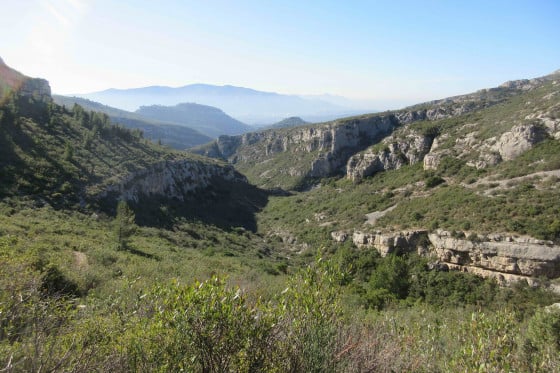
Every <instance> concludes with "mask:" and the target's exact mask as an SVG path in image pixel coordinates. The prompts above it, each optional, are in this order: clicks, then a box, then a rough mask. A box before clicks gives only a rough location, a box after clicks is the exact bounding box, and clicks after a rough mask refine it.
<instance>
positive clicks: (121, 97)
mask: <svg viewBox="0 0 560 373" xmlns="http://www.w3.org/2000/svg"><path fill="white" fill-rule="evenodd" d="M74 95H75V96H78V97H83V98H88V99H92V100H94V101H98V102H101V103H103V104H106V105H110V106H114V107H118V108H122V109H126V110H130V111H134V110H137V109H138V108H139V107H140V106H146V105H166V106H171V105H176V104H178V103H182V102H193V103H197V104H202V105H209V106H214V107H218V108H219V109H221V110H223V111H224V112H226V113H228V114H229V115H231V116H233V117H234V118H236V119H237V120H240V121H242V122H245V123H250V124H259V125H263V124H269V123H274V122H277V121H279V120H281V119H283V118H286V117H290V116H303V117H307V118H309V119H310V120H313V121H317V120H320V119H321V118H323V120H325V119H327V118H330V119H334V118H339V117H342V116H348V115H352V114H357V113H363V112H364V110H355V109H352V108H345V107H341V106H338V105H334V104H332V103H329V102H326V101H322V100H317V99H307V98H303V97H300V96H298V95H285V94H280V93H276V92H265V91H258V90H255V89H252V88H245V87H238V86H233V85H223V86H218V85H211V84H203V83H197V84H190V85H184V86H180V87H168V86H150V87H138V88H131V89H118V88H110V89H108V90H104V91H98V92H91V93H86V94H74Z"/></svg>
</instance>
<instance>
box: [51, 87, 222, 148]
mask: <svg viewBox="0 0 560 373" xmlns="http://www.w3.org/2000/svg"><path fill="white" fill-rule="evenodd" d="M53 100H54V102H55V103H57V104H58V105H61V106H66V107H67V108H72V107H73V106H74V104H78V105H80V106H81V107H83V108H84V109H86V110H89V111H96V112H100V113H105V114H107V115H108V116H109V118H110V119H111V121H112V122H113V123H117V124H121V125H123V126H124V127H126V128H131V129H139V130H141V131H142V133H143V134H144V137H146V138H147V139H150V140H152V141H154V142H161V143H162V144H164V145H168V146H170V147H172V148H174V149H177V150H185V149H188V148H191V147H193V146H196V145H201V144H206V143H208V142H210V141H212V137H210V136H207V135H204V134H202V133H200V132H198V131H196V130H194V129H192V128H189V127H187V126H184V125H179V124H172V123H166V122H163V121H157V120H155V119H150V118H147V117H143V116H141V115H138V114H136V113H133V112H129V111H126V110H121V109H117V108H114V107H111V106H107V105H103V104H100V103H98V102H95V101H91V100H88V99H85V98H80V97H66V96H60V95H53Z"/></svg>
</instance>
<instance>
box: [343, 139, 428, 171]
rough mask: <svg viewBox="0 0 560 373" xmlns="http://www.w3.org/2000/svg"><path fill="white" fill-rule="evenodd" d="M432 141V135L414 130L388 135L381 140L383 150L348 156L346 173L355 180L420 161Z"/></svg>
mask: <svg viewBox="0 0 560 373" xmlns="http://www.w3.org/2000/svg"><path fill="white" fill-rule="evenodd" d="M432 143H433V137H430V136H425V135H421V134H418V133H415V132H410V133H408V134H406V135H405V136H404V137H403V138H397V137H395V136H389V137H388V138H386V139H384V140H383V144H384V145H385V147H384V149H383V150H380V151H377V152H375V151H372V150H369V151H365V152H364V153H359V154H356V155H353V156H352V157H350V159H349V160H348V163H347V164H346V175H347V177H348V178H350V179H352V180H354V181H355V180H359V179H361V178H364V177H367V176H371V175H373V174H375V173H377V172H379V171H383V170H394V169H399V168H401V167H402V166H403V165H406V164H414V163H417V162H421V161H422V160H423V159H424V156H425V155H426V154H428V152H429V151H430V149H431V146H432Z"/></svg>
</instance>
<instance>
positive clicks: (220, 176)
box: [99, 160, 247, 202]
mask: <svg viewBox="0 0 560 373" xmlns="http://www.w3.org/2000/svg"><path fill="white" fill-rule="evenodd" d="M216 180H222V181H228V182H243V183H245V182H247V179H246V178H245V177H244V176H243V175H241V174H240V173H238V172H236V171H235V170H234V168H233V167H232V166H229V165H225V166H223V165H219V164H209V163H205V162H201V161H196V160H176V161H163V162H159V163H156V164H154V165H152V166H150V167H148V168H145V169H142V170H140V171H136V172H132V173H130V174H128V175H127V176H126V177H125V178H123V179H120V180H119V181H117V182H114V183H111V184H109V185H108V186H107V187H105V188H104V191H103V192H102V193H101V194H100V195H99V197H100V198H104V197H107V196H115V195H116V196H117V198H119V199H123V200H126V201H134V202H138V201H139V200H140V199H141V198H142V197H144V196H146V197H150V196H158V197H166V198H169V199H178V200H181V201H182V200H184V198H185V196H186V195H188V194H191V193H194V192H197V191H199V190H202V189H205V188H207V187H208V186H209V185H210V184H211V183H212V182H214V181H216Z"/></svg>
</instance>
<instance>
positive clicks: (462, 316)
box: [0, 88, 560, 372]
mask: <svg viewBox="0 0 560 373" xmlns="http://www.w3.org/2000/svg"><path fill="white" fill-rule="evenodd" d="M547 89H548V88H547ZM542 93H543V92H541V93H540V94H542ZM481 94H488V95H490V96H492V97H491V98H492V99H495V100H496V101H497V102H499V104H496V105H494V106H492V107H490V108H488V109H484V110H486V111H484V112H483V114H480V112H477V113H473V114H469V115H467V116H466V117H463V118H462V119H453V120H443V121H437V122H435V123H430V124H428V123H426V122H422V123H418V124H414V126H418V128H417V130H421V131H425V133H429V134H432V135H435V134H439V135H441V134H442V133H448V134H452V135H450V136H455V135H457V134H459V133H460V132H461V131H463V130H464V128H463V127H464V125H465V121H469V122H470V121H480V123H486V122H484V121H485V120H486V119H485V118H486V115H490V116H491V115H492V113H494V111H495V114H494V115H495V117H496V118H497V117H498V116H499V113H500V110H505V111H504V112H503V114H504V115H506V116H507V114H508V113H513V112H514V109H513V108H514V106H511V107H510V106H508V105H510V104H511V105H513V104H512V102H513V100H518V99H517V98H516V97H515V96H512V97H510V96H509V93H508V92H507V91H503V90H502V91H499V92H498V91H496V92H488V93H481ZM531 94H533V93H531ZM494 95H496V96H494ZM535 97H537V96H535ZM538 97H540V96H538ZM519 102H524V101H523V100H519ZM519 102H518V103H517V104H519ZM517 104H516V105H517ZM538 105H545V103H539V104H538ZM543 107H544V106H543ZM508 108H509V109H508ZM510 110H511V112H510ZM524 114H525V113H524ZM512 115H513V114H512ZM465 118H466V119H465ZM511 118H513V117H511ZM500 125H501V124H500ZM503 126H504V128H505V127H506V124H505V123H503ZM278 131H287V130H284V129H281V130H278ZM453 131H455V132H453ZM492 131H493V130H488V133H484V134H483V136H490V135H492V136H493V135H495V133H494V132H492ZM481 136H482V135H481ZM456 138H457V137H455V138H454V139H456ZM454 139H452V140H453V141H454ZM452 140H449V141H452ZM443 144H444V143H443ZM442 146H444V145H442ZM255 149H257V150H259V151H261V150H262V151H265V150H266V149H260V148H255ZM283 154H284V155H282V156H279V157H278V158H277V161H278V162H279V163H277V164H278V165H280V166H281V167H284V168H293V169H294V170H296V171H297V170H298V167H299V166H298V164H297V163H298V162H300V161H302V162H303V161H305V162H307V161H309V160H310V159H311V157H313V156H316V155H317V154H311V155H309V157H310V158H309V159H308V158H306V157H307V155H305V156H302V158H300V159H298V160H297V161H296V160H295V159H294V158H293V157H290V156H289V153H283ZM307 154H310V153H307ZM189 157H191V158H189ZM180 159H199V160H200V159H201V158H197V157H195V156H194V155H185V154H183V153H179V152H175V151H172V150H170V149H166V148H162V147H160V146H158V145H156V144H154V143H151V142H150V141H147V140H146V139H144V138H143V134H142V133H141V132H140V131H133V130H128V129H125V128H122V127H120V126H117V125H114V124H112V123H111V121H110V119H109V118H108V116H107V115H103V114H100V113H94V112H88V111H86V110H84V108H82V107H81V106H78V105H75V106H73V107H72V108H65V107H62V106H58V105H54V104H52V103H51V102H50V101H48V100H46V101H35V100H34V99H32V98H28V97H24V96H18V95H16V94H12V95H11V96H9V97H8V99H7V101H6V103H5V104H3V105H2V106H0V172H1V175H0V176H1V178H0V197H1V200H0V268H2V270H1V271H0V371H6V372H30V371H32V372H39V371H69V372H71V371H76V372H82V371H93V372H94V371H99V372H106V371H156V372H157V371H162V372H163V371H192V372H227V371H232V372H233V371H235V372H258V371H271V372H287V371H289V372H303V371H305V372H344V371H348V372H360V371H363V372H370V371H378V372H390V371H426V372H448V371H491V372H499V371H520V372H522V371H523V372H524V371H531V372H551V371H558V370H560V312H559V311H558V308H556V307H555V306H550V305H551V304H552V303H554V302H559V301H560V296H559V295H558V294H553V293H550V292H548V291H546V290H544V289H541V288H533V287H529V286H528V285H526V284H522V283H518V284H513V285H511V286H509V287H501V286H499V285H498V284H497V283H496V282H495V281H493V280H490V279H483V278H480V277H476V276H473V275H470V274H467V273H460V272H454V271H445V270H444V268H440V269H439V270H438V268H436V269H433V266H431V265H432V264H433V263H431V262H430V259H428V258H424V257H421V256H419V255H416V254H412V253H399V255H396V254H390V255H388V256H386V257H381V256H380V254H379V253H378V252H377V251H376V250H373V249H358V248H356V247H355V246H354V245H353V244H352V243H351V242H350V241H351V240H347V241H346V242H344V243H338V242H334V241H333V240H332V239H331V237H330V234H331V232H335V231H345V232H351V231H352V230H354V229H358V228H359V229H364V230H368V229H372V230H374V229H380V228H384V229H388V230H390V229H405V228H414V227H422V228H428V229H436V228H439V227H441V228H445V229H448V230H452V231H454V230H471V231H475V232H478V233H485V232H488V233H489V232H495V231H496V230H498V231H506V232H513V233H517V234H522V233H523V234H524V233H527V234H530V235H532V236H535V237H539V238H546V239H550V240H558V239H559V238H560V237H559V234H560V222H559V220H558V216H559V213H560V211H559V210H558V209H559V207H558V203H557V201H558V193H559V191H558V188H557V186H556V184H557V180H556V179H553V178H550V177H548V176H547V177H541V176H537V175H534V172H535V171H554V170H557V169H558V140H555V139H548V140H546V141H544V142H542V143H541V144H540V145H538V146H536V147H534V148H533V149H531V150H529V151H528V152H526V153H525V154H523V155H522V156H520V157H518V158H516V159H515V160H512V161H508V162H503V163H502V164H500V165H498V166H496V167H492V168H489V169H487V170H485V171H481V170H477V169H475V168H474V167H471V166H469V165H468V159H458V158H456V157H452V156H450V157H448V158H445V159H444V160H443V161H442V162H441V164H440V166H439V167H438V169H437V170H433V171H429V172H428V171H424V170H423V168H422V165H421V164H413V165H406V166H404V167H402V168H401V169H399V170H391V171H387V172H382V173H378V174H376V175H375V176H373V177H370V178H366V179H364V180H361V181H360V182H358V183H354V182H352V181H350V180H347V179H345V178H338V177H332V178H329V179H321V180H311V179H308V178H305V177H304V176H305V175H300V176H293V179H291V180H289V181H290V182H293V183H295V184H297V183H300V185H303V184H305V185H306V186H307V187H308V188H307V189H302V190H305V191H302V192H291V193H279V192H277V191H276V192H274V191H272V192H267V191H264V190H261V189H258V188H256V187H253V186H251V185H247V184H244V183H237V184H236V183H228V182H226V181H221V182H218V181H216V182H215V183H213V184H212V186H211V187H209V188H208V189H207V190H205V191H204V192H200V193H197V194H193V195H185V196H184V197H185V199H184V200H183V202H182V203H178V202H177V200H170V199H169V198H164V196H161V197H160V198H150V199H146V200H141V201H140V200H139V201H128V202H124V201H120V202H119V201H117V200H115V199H110V198H107V199H104V200H103V199H99V198H96V196H98V195H99V192H101V191H103V189H104V187H105V186H106V185H107V184H108V183H110V182H112V181H114V180H118V179H119V178H120V177H122V176H124V175H127V174H129V173H130V172H133V171H136V170H139V169H142V168H144V167H146V166H149V165H153V164H154V163H156V162H160V161H164V160H180ZM201 161H202V162H213V161H210V160H201ZM246 167H248V169H247V171H249V168H251V170H250V172H253V174H252V177H263V176H262V175H263V173H265V172H267V170H268V168H269V166H263V165H262V164H259V165H257V164H249V163H248V164H247V166H246ZM275 172H278V170H275V169H272V170H271V171H270V172H269V175H271V181H270V184H269V186H270V187H273V186H275V184H274V180H276V179H277V178H278V177H279V175H280V173H276V174H275ZM293 174H294V175H298V173H297V172H294V173H293ZM513 178H516V179H513ZM371 212H383V213H382V214H380V215H379V216H377V218H375V219H371V218H366V214H369V213H371ZM366 219H369V223H370V224H369V225H364V223H365V222H366ZM477 237H478V236H476V235H474V236H473V238H472V239H476V238H477ZM430 268H432V269H430Z"/></svg>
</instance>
